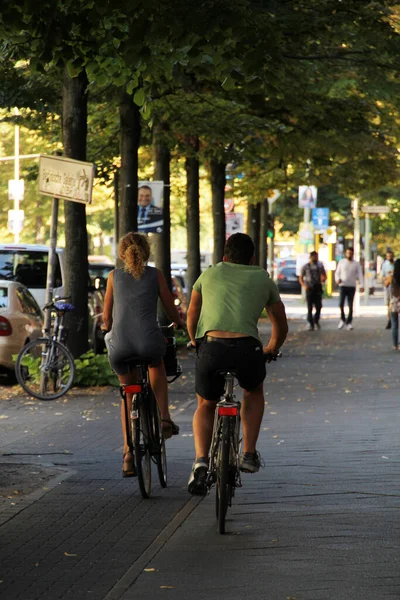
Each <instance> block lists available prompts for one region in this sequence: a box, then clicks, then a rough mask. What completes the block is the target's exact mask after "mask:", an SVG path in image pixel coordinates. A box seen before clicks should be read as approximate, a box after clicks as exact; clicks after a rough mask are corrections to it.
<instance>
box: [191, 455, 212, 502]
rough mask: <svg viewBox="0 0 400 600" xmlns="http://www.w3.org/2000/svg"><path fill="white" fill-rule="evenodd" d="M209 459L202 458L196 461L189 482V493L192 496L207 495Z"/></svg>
mask: <svg viewBox="0 0 400 600" xmlns="http://www.w3.org/2000/svg"><path fill="white" fill-rule="evenodd" d="M207 472H208V459H207V458H206V457H205V456H202V457H200V458H198V459H197V460H195V461H194V463H193V467H192V472H191V473H190V477H189V481H188V492H189V494H192V496H204V495H205V494H206V493H207V486H206V479H207Z"/></svg>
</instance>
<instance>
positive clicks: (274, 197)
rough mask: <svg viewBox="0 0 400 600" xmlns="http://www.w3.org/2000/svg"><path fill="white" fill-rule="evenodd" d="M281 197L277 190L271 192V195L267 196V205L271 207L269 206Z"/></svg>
mask: <svg viewBox="0 0 400 600" xmlns="http://www.w3.org/2000/svg"><path fill="white" fill-rule="evenodd" d="M280 195H281V193H280V191H279V190H272V194H271V195H270V196H268V198H267V200H268V204H269V205H270V206H271V204H273V203H274V202H276V201H277V200H278V198H279V196H280Z"/></svg>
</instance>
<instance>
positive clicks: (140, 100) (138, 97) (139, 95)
mask: <svg viewBox="0 0 400 600" xmlns="http://www.w3.org/2000/svg"><path fill="white" fill-rule="evenodd" d="M133 101H134V103H135V104H137V106H143V104H144V101H145V94H144V89H143V88H140V89H138V90H136V92H135V95H134V96H133Z"/></svg>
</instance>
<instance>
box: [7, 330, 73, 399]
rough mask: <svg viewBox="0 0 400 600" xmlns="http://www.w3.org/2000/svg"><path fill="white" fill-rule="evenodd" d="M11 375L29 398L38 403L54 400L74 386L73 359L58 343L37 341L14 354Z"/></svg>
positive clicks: (48, 340) (64, 347)
mask: <svg viewBox="0 0 400 600" xmlns="http://www.w3.org/2000/svg"><path fill="white" fill-rule="evenodd" d="M29 369H30V370H29ZM15 375H16V377H17V380H18V383H19V384H20V385H21V387H22V388H23V389H24V391H25V392H26V393H27V394H29V395H30V396H33V397H34V398H37V399H38V400H57V398H60V397H61V396H63V395H64V394H66V393H67V392H68V390H70V389H71V387H72V385H73V383H74V377H75V364H74V359H73V356H72V354H71V353H70V351H69V350H68V348H67V347H66V346H64V345H63V344H60V342H57V341H55V340H51V339H48V338H38V339H37V340H33V341H32V342H29V344H26V346H24V347H23V349H22V350H21V352H20V353H19V354H18V358H17V362H16V364H15Z"/></svg>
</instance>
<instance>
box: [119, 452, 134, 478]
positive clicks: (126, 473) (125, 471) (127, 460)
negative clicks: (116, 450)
mask: <svg viewBox="0 0 400 600" xmlns="http://www.w3.org/2000/svg"><path fill="white" fill-rule="evenodd" d="M122 460H123V463H122V477H136V475H137V471H136V465H135V457H134V455H133V454H132V452H130V451H129V452H125V454H124V455H123V456H122Z"/></svg>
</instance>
